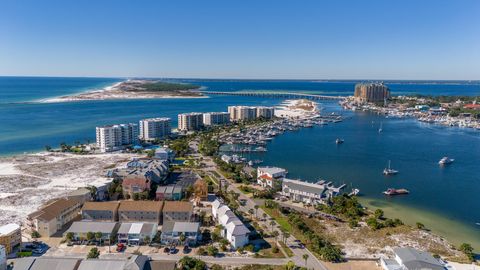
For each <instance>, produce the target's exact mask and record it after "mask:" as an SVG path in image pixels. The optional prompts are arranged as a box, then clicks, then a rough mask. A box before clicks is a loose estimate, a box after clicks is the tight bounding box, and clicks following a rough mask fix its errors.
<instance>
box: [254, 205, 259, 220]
mask: <svg viewBox="0 0 480 270" xmlns="http://www.w3.org/2000/svg"><path fill="white" fill-rule="evenodd" d="M259 207H260V206H258V204H255V206H254V207H253V208H255V218H257V212H258V208H259Z"/></svg>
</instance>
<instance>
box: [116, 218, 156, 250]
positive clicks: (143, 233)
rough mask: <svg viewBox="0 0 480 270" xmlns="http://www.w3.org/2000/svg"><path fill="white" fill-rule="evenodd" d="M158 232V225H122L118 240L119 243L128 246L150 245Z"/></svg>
mask: <svg viewBox="0 0 480 270" xmlns="http://www.w3.org/2000/svg"><path fill="white" fill-rule="evenodd" d="M157 232H158V224H157V223H122V224H121V225H120V228H119V229H118V233H117V238H118V242H119V243H126V244H128V245H141V244H148V243H149V242H150V241H151V240H152V239H153V238H154V237H155V235H156V234H157Z"/></svg>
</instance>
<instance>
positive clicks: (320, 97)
mask: <svg viewBox="0 0 480 270" xmlns="http://www.w3.org/2000/svg"><path fill="white" fill-rule="evenodd" d="M198 92H200V93H202V94H206V95H226V96H251V97H265V98H287V99H296V98H304V99H309V100H343V99H345V98H346V97H344V96H324V95H316V94H304V93H291V92H257V91H255V92H253V91H238V92H235V91H232V92H230V91H228V92H227V91H202V90H200V91H198Z"/></svg>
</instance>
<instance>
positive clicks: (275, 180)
mask: <svg viewBox="0 0 480 270" xmlns="http://www.w3.org/2000/svg"><path fill="white" fill-rule="evenodd" d="M286 176H287V170H285V169H282V168H278V167H258V168H257V183H258V184H259V185H260V186H262V187H264V188H266V187H269V188H280V187H281V184H282V180H283V178H285V177H286Z"/></svg>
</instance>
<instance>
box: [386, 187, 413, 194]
mask: <svg viewBox="0 0 480 270" xmlns="http://www.w3.org/2000/svg"><path fill="white" fill-rule="evenodd" d="M408 193H410V191H408V190H406V189H404V188H400V189H395V188H389V189H387V190H386V191H384V192H383V194H385V195H388V196H394V195H404V194H408Z"/></svg>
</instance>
